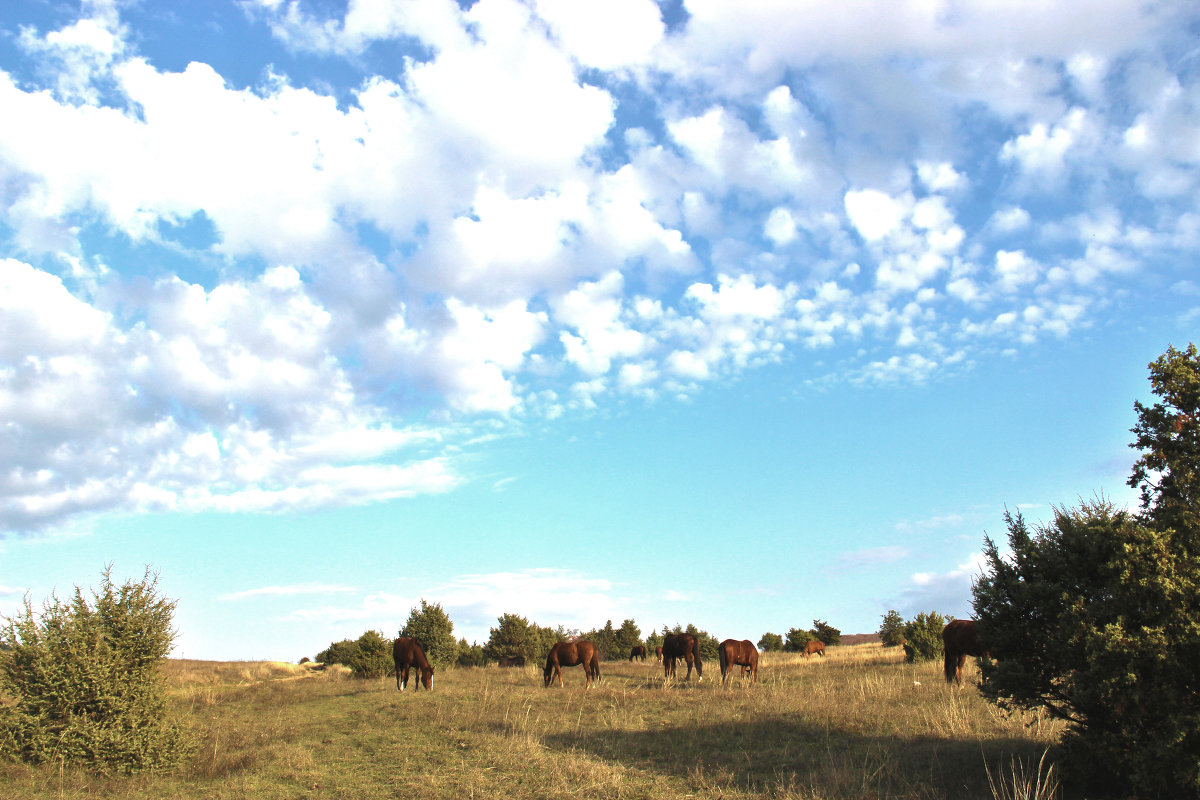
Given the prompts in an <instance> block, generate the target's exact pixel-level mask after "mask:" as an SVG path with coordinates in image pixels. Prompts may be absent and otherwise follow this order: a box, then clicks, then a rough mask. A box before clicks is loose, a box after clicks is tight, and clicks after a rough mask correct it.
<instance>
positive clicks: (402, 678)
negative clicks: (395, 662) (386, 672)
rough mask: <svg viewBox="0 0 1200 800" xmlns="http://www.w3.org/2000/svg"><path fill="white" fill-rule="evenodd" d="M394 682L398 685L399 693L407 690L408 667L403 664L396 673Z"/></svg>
mask: <svg viewBox="0 0 1200 800" xmlns="http://www.w3.org/2000/svg"><path fill="white" fill-rule="evenodd" d="M396 680H397V681H398V682H399V683H400V691H402V692H403V691H404V690H405V689H407V688H408V665H407V664H405V665H404V666H403V667H401V668H400V670H398V671H397V674H396Z"/></svg>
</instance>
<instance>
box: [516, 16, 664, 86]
mask: <svg viewBox="0 0 1200 800" xmlns="http://www.w3.org/2000/svg"><path fill="white" fill-rule="evenodd" d="M536 7H537V12H538V14H539V15H540V16H541V17H542V18H543V19H545V20H546V21H547V22H548V23H549V24H550V28H551V30H553V31H554V33H555V34H556V36H557V37H558V39H559V40H560V41H561V42H562V45H563V47H564V49H566V51H567V52H568V53H570V54H571V55H572V56H574V57H575V58H577V59H578V60H579V61H580V63H581V64H583V66H585V67H593V68H595V69H602V70H615V69H621V68H623V67H636V66H640V65H643V64H646V63H647V62H648V61H649V60H650V55H651V52H652V51H653V49H654V47H655V45H657V44H658V42H659V40H661V39H662V36H663V33H664V26H663V23H662V16H661V14H660V12H659V10H658V6H657V5H656V4H655V3H653V2H651V0H537V4H536Z"/></svg>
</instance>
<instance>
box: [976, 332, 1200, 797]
mask: <svg viewBox="0 0 1200 800" xmlns="http://www.w3.org/2000/svg"><path fill="white" fill-rule="evenodd" d="M1150 383H1151V387H1152V389H1153V392H1154V394H1155V395H1157V396H1158V397H1159V398H1160V401H1159V402H1157V403H1154V404H1152V405H1148V406H1147V405H1143V404H1142V403H1135V404H1134V408H1135V411H1136V412H1137V416H1138V419H1137V424H1136V425H1135V426H1134V428H1133V429H1132V430H1133V433H1134V435H1135V440H1134V442H1133V447H1134V448H1136V449H1138V450H1139V451H1140V452H1141V455H1140V457H1139V458H1138V459H1137V461H1136V462H1135V464H1134V467H1133V473H1132V475H1131V477H1130V479H1129V483H1130V485H1131V486H1133V487H1136V488H1138V489H1139V490H1140V491H1141V498H1142V507H1141V511H1140V513H1136V514H1135V513H1129V512H1126V511H1123V510H1119V509H1117V508H1115V507H1114V505H1113V504H1112V503H1111V502H1108V501H1106V500H1104V499H1103V498H1100V499H1097V500H1094V501H1091V502H1084V503H1081V504H1080V505H1079V507H1078V508H1055V509H1054V516H1053V519H1052V521H1051V522H1050V523H1048V524H1046V525H1043V526H1034V527H1033V528H1032V529H1031V528H1030V526H1028V525H1027V524H1026V522H1025V520H1024V519H1023V518H1022V517H1021V515H1020V514H1016V515H1012V514H1007V513H1006V514H1005V522H1006V524H1007V526H1008V544H1009V550H1010V551H1011V555H1010V556H1002V555H1001V553H1000V551H999V548H998V547H997V546H996V545H995V544H994V543H993V542H992V541H991V539H986V540H985V542H984V556H985V558H986V561H987V566H986V572H985V574H984V576H983V577H982V578H981V579H980V580H979V581H977V582H976V584H975V587H974V606H975V615H976V618H977V620H978V622H979V625H980V630H981V632H982V634H983V636H984V639H985V642H986V643H987V645H988V646H989V647H990V649H991V651H992V654H993V655H994V656H995V657H996V659H997V660H996V662H995V663H994V664H989V663H987V662H984V664H983V677H984V680H983V683H982V686H981V688H982V689H983V691H984V693H985V695H986V696H988V697H989V698H990V699H992V700H994V701H995V702H997V703H999V704H1000V705H1001V706H1003V707H1016V708H1044V709H1046V710H1047V711H1048V712H1049V713H1050V714H1051V715H1052V716H1055V717H1058V718H1059V719H1062V720H1065V721H1066V722H1067V724H1068V729H1067V733H1066V734H1065V735H1064V737H1063V750H1062V752H1063V759H1064V767H1065V769H1066V772H1067V774H1068V775H1073V776H1075V777H1077V778H1078V779H1080V780H1081V781H1091V782H1093V783H1094V784H1095V786H1094V788H1096V789H1098V790H1103V791H1109V792H1115V793H1119V794H1121V795H1122V796H1137V797H1142V798H1150V797H1164V798H1165V797H1171V798H1176V797H1190V798H1200V668H1198V667H1197V665H1198V664H1200V568H1198V567H1197V564H1198V563H1200V509H1198V508H1197V503H1198V502H1200V485H1198V483H1200V431H1198V429H1197V420H1198V419H1200V358H1198V357H1197V353H1196V347H1195V345H1189V346H1188V348H1187V349H1186V350H1182V351H1181V350H1176V349H1175V348H1173V347H1172V348H1169V349H1168V350H1167V352H1166V353H1165V354H1163V356H1161V357H1160V358H1159V359H1157V360H1156V361H1154V362H1152V363H1151V364H1150Z"/></svg>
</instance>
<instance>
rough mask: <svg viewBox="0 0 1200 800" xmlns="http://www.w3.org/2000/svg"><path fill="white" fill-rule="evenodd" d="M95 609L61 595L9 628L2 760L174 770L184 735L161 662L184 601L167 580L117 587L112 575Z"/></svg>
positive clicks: (126, 770) (0, 710)
mask: <svg viewBox="0 0 1200 800" xmlns="http://www.w3.org/2000/svg"><path fill="white" fill-rule="evenodd" d="M102 576H103V577H102V581H101V585H100V590H99V591H98V592H93V593H92V598H91V600H90V601H89V600H88V599H86V598H85V597H84V595H83V591H82V590H81V589H79V587H76V588H75V596H74V597H73V598H72V599H71V601H70V602H64V601H61V600H59V599H58V598H57V597H52V598H51V600H49V601H47V602H46V603H45V604H44V605H43V608H42V613H41V614H40V615H39V614H35V613H34V611H33V607H32V605H31V604H30V601H29V598H28V597H26V598H25V605H24V610H23V611H22V612H20V613H18V614H17V615H16V616H15V617H12V618H5V624H4V627H3V628H0V650H2V652H0V695H7V697H8V698H9V700H10V702H9V703H7V704H5V705H3V706H0V752H2V753H5V754H7V755H10V756H14V757H16V758H20V759H22V760H24V761H28V762H31V763H41V762H45V761H48V760H51V759H54V760H58V759H62V760H63V761H65V762H66V763H79V764H84V765H86V766H88V767H89V768H92V769H95V770H97V771H99V772H102V773H108V774H113V773H116V774H130V773H134V772H141V771H145V770H161V769H167V768H170V767H173V766H175V765H176V764H178V763H179V761H180V760H181V759H182V758H183V757H184V756H185V755H186V753H187V750H188V744H187V739H186V737H185V735H184V732H183V728H182V727H181V725H180V724H179V723H177V722H176V721H175V720H174V719H172V717H171V715H170V714H168V713H167V704H166V689H165V687H164V686H163V683H162V678H161V675H160V671H159V664H160V662H161V661H162V659H163V658H164V657H165V656H166V655H167V653H168V652H170V650H171V645H172V643H173V641H174V639H175V631H174V630H173V629H172V627H171V622H172V618H173V616H174V614H175V603H174V601H171V600H166V599H163V598H162V597H160V596H159V594H158V589H157V583H158V578H157V576H155V575H152V574H151V573H150V571H149V570H147V571H146V573H145V575H144V576H143V578H142V580H140V581H137V582H129V581H127V582H125V583H124V584H122V585H121V586H116V585H114V584H113V581H112V570H111V567H109V568H106V569H105V570H104V572H103V573H102Z"/></svg>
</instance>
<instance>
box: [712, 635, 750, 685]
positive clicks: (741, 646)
mask: <svg viewBox="0 0 1200 800" xmlns="http://www.w3.org/2000/svg"><path fill="white" fill-rule="evenodd" d="M717 657H718V659H720V662H721V685H722V686H724V685H725V682H726V681H727V680H729V678H732V677H733V668H734V667H735V666H737V667H741V668H742V677H743V678H745V677H746V674H747V673H749V674H750V681H751V683H753V682H755V681H757V680H758V650H757V649H756V648H755V647H754V645H753V644H751V643H750V640H749V639H742V640H741V641H740V642H739V641H736V640H734V639H726V640H725V641H723V642H721V644H720V646H719V647H717Z"/></svg>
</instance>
